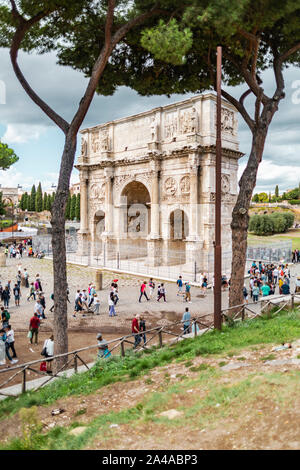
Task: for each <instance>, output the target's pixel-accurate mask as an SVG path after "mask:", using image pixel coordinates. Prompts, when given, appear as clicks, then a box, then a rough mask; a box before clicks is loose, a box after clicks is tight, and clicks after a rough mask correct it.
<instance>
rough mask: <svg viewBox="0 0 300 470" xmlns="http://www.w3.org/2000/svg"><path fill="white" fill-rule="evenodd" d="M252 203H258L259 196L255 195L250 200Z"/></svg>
mask: <svg viewBox="0 0 300 470" xmlns="http://www.w3.org/2000/svg"><path fill="white" fill-rule="evenodd" d="M252 201H253V202H259V196H258V194H257V193H256V194H254V196H253V198H252Z"/></svg>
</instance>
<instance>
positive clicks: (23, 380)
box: [22, 367, 26, 393]
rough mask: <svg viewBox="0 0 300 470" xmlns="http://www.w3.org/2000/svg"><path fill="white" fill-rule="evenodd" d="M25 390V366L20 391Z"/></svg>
mask: <svg viewBox="0 0 300 470" xmlns="http://www.w3.org/2000/svg"><path fill="white" fill-rule="evenodd" d="M25 392H26V367H24V369H23V378H22V393H25Z"/></svg>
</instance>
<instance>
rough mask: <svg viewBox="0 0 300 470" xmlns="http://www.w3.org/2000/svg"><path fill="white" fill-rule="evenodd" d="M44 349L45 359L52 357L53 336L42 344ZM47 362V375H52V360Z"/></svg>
mask: <svg viewBox="0 0 300 470" xmlns="http://www.w3.org/2000/svg"><path fill="white" fill-rule="evenodd" d="M44 348H45V358H46V359H47V358H49V357H53V355H54V336H53V335H51V336H50V338H48V339H46V340H45V342H44V346H43V349H44ZM46 362H47V374H52V359H51V360H48V361H46Z"/></svg>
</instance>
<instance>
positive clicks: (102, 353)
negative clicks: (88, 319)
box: [97, 333, 111, 359]
mask: <svg viewBox="0 0 300 470" xmlns="http://www.w3.org/2000/svg"><path fill="white" fill-rule="evenodd" d="M97 342H98V354H97V359H102V358H105V359H106V358H108V357H110V356H111V352H110V351H109V349H108V344H107V341H105V339H103V337H102V334H101V333H98V334H97Z"/></svg>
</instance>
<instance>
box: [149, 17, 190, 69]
mask: <svg viewBox="0 0 300 470" xmlns="http://www.w3.org/2000/svg"><path fill="white" fill-rule="evenodd" d="M141 44H142V46H143V47H144V48H145V49H147V50H148V51H150V52H152V53H153V54H154V56H155V57H156V58H157V59H158V60H162V61H166V62H171V63H172V64H175V65H181V64H184V62H185V61H186V58H185V54H186V52H187V51H188V50H189V49H190V48H191V47H192V44H193V35H192V32H191V31H190V29H188V28H184V29H183V30H181V29H180V27H179V26H178V23H177V21H176V20H175V19H172V20H171V21H169V23H167V24H166V23H165V22H164V21H163V20H159V23H158V25H157V26H156V27H154V28H150V29H146V30H144V31H143V32H142V37H141Z"/></svg>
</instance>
